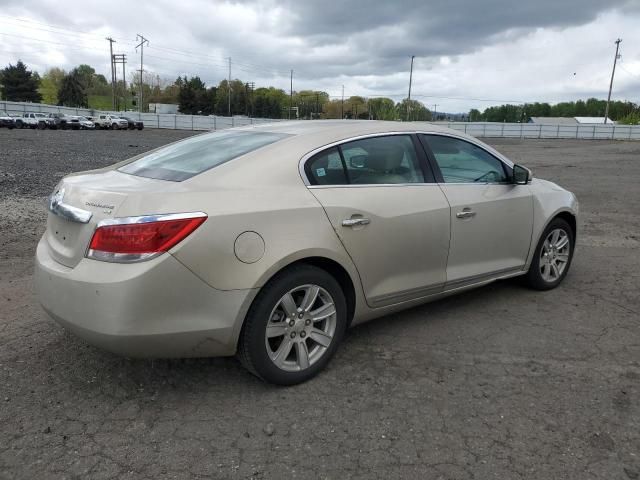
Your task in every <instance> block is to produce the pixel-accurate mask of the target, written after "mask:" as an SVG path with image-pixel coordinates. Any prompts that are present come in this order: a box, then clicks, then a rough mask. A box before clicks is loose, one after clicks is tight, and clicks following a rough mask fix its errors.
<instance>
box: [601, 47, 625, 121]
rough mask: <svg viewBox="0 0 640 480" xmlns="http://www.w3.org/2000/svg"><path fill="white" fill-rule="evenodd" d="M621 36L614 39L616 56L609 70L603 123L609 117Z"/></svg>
mask: <svg viewBox="0 0 640 480" xmlns="http://www.w3.org/2000/svg"><path fill="white" fill-rule="evenodd" d="M621 41H622V39H621V38H619V39H617V40H616V42H615V43H616V56H615V57H613V70H612V71H611V82H610V83H609V96H608V97H607V108H605V110H604V123H607V117H609V102H610V101H611V90H612V89H613V76H614V75H615V74H616V62H617V61H618V59H619V58H620V55H618V50H619V48H620V42H621Z"/></svg>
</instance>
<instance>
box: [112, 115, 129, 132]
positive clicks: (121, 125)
mask: <svg viewBox="0 0 640 480" xmlns="http://www.w3.org/2000/svg"><path fill="white" fill-rule="evenodd" d="M111 128H112V129H114V130H127V129H128V128H129V121H128V120H127V119H126V118H122V117H114V116H111Z"/></svg>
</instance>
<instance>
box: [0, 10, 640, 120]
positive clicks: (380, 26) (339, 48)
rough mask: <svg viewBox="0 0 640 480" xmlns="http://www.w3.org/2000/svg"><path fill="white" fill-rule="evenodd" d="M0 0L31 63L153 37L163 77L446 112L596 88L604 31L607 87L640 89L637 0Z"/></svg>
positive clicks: (1, 55) (88, 59)
mask: <svg viewBox="0 0 640 480" xmlns="http://www.w3.org/2000/svg"><path fill="white" fill-rule="evenodd" d="M64 5H65V8H61V4H60V2H54V1H49V0H41V1H29V0H28V1H23V2H20V3H16V2H13V1H6V0H3V1H0V12H2V13H1V14H0V34H2V35H0V40H2V44H1V45H0V62H1V63H2V64H6V63H9V62H13V63H15V61H16V60H17V59H18V58H22V59H23V60H24V61H25V62H27V63H28V64H29V65H30V66H32V67H33V68H36V69H38V70H40V71H43V70H44V69H46V68H48V67H51V66H62V67H64V68H69V67H72V66H74V65H77V64H79V63H90V64H92V65H94V66H95V67H96V69H97V70H99V71H102V72H105V73H106V71H107V69H108V68H109V62H108V44H107V43H106V41H105V40H104V37H105V36H113V37H114V38H116V40H117V43H116V44H115V48H116V51H117V52H118V53H126V54H127V55H128V56H129V62H130V64H131V69H133V68H139V66H135V62H136V61H139V60H138V59H137V55H138V54H137V53H136V51H135V49H134V47H135V35H136V33H142V34H144V35H145V37H147V38H149V39H150V45H149V47H148V48H147V49H145V67H144V68H145V70H147V71H150V72H154V73H156V74H157V75H159V76H161V77H163V78H167V79H173V78H175V77H176V76H178V75H184V74H186V75H200V76H201V77H202V78H203V79H204V80H205V82H207V83H210V84H211V83H217V82H218V81H219V80H221V79H222V78H224V77H226V75H227V71H226V70H227V63H226V62H227V61H226V57H231V58H232V69H233V72H232V73H233V76H234V77H238V78H241V79H243V80H244V81H254V82H256V84H258V85H275V86H278V87H281V88H288V83H289V80H288V72H289V71H290V70H291V69H293V70H294V79H295V81H294V83H295V85H294V88H296V89H302V88H304V89H323V90H326V91H329V93H330V94H332V95H338V94H341V86H342V85H345V93H346V94H347V95H352V94H353V95H355V94H358V95H369V96H375V95H392V96H394V98H395V99H399V98H401V97H402V96H403V95H404V92H406V89H407V81H408V67H409V61H410V56H411V55H415V56H416V60H415V71H414V81H415V83H414V92H415V95H416V98H417V99H419V100H423V101H424V102H425V103H427V104H430V103H438V104H440V105H442V107H441V108H439V110H440V109H444V110H448V111H460V110H467V109H468V108H471V107H480V108H483V107H485V106H487V105H488V104H490V103H500V101H502V100H522V101H535V100H542V101H560V100H571V99H576V98H580V97H585V96H592V95H593V96H598V97H603V96H605V95H606V89H607V87H608V76H609V75H610V68H611V62H612V60H613V41H614V40H615V39H616V38H617V37H623V43H622V53H623V59H622V62H621V64H620V65H621V69H620V73H619V75H618V77H617V78H616V88H615V91H614V92H615V94H614V96H615V97H616V98H620V99H629V100H632V101H636V102H637V101H638V100H639V98H638V97H640V47H638V45H640V29H639V28H637V27H638V25H639V24H640V1H639V0H609V1H607V2H602V1H601V0H600V1H596V0H582V1H557V0H555V1H552V0H538V1H536V2H524V1H520V2H514V1H512V0H509V1H507V0H486V1H473V0H449V1H443V0H438V1H419V0H407V1H365V0H354V1H348V2H337V1H335V2H332V1H327V0H325V1H318V0H310V1H307V0H305V1H291V0H252V1H237V2H211V1H204V0H182V1H180V2H175V1H166V0H158V1H154V2H130V1H129V2H126V1H122V0H113V1H110V2H108V3H107V2H91V1H85V2H67V3H65V4H64Z"/></svg>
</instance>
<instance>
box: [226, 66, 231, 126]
mask: <svg viewBox="0 0 640 480" xmlns="http://www.w3.org/2000/svg"><path fill="white" fill-rule="evenodd" d="M227 97H228V101H229V102H228V103H229V116H231V57H229V79H228V80H227Z"/></svg>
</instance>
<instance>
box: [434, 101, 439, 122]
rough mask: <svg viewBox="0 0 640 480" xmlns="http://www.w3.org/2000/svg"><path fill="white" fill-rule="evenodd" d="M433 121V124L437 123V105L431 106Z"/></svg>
mask: <svg viewBox="0 0 640 480" xmlns="http://www.w3.org/2000/svg"><path fill="white" fill-rule="evenodd" d="M433 120H434V121H435V122H437V121H438V104H437V103H434V104H433Z"/></svg>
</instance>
